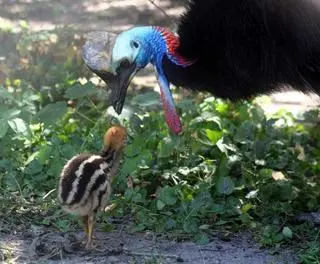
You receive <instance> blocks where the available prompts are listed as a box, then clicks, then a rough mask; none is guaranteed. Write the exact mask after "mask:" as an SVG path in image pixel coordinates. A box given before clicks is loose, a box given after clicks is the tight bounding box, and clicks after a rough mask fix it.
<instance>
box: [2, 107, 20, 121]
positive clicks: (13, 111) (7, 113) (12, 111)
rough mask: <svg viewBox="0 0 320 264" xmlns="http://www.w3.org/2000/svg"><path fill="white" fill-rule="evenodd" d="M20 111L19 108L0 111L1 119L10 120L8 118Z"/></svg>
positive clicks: (13, 116)
mask: <svg viewBox="0 0 320 264" xmlns="http://www.w3.org/2000/svg"><path fill="white" fill-rule="evenodd" d="M20 113H21V111H20V110H19V109H8V110H6V111H4V112H2V113H0V117H1V118H2V119H3V120H10V119H12V118H15V117H16V116H18V115H19V114H20Z"/></svg>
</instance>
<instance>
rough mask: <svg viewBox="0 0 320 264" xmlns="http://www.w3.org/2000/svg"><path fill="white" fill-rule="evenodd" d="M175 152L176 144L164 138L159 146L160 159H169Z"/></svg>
mask: <svg viewBox="0 0 320 264" xmlns="http://www.w3.org/2000/svg"><path fill="white" fill-rule="evenodd" d="M173 150H174V143H173V142H172V139H171V138H170V137H166V138H164V139H163V140H162V141H161V142H160V143H159V145H158V153H159V154H158V157H159V158H167V157H170V156H171V154H172V152H173Z"/></svg>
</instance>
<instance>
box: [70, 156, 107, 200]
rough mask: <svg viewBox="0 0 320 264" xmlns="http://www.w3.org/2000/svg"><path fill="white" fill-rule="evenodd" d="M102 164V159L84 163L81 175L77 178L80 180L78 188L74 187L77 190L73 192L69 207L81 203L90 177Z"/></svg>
mask: <svg viewBox="0 0 320 264" xmlns="http://www.w3.org/2000/svg"><path fill="white" fill-rule="evenodd" d="M104 162H105V161H104V159H103V158H99V159H95V160H94V161H92V162H89V163H86V164H85V165H84V168H83V171H82V174H81V175H80V176H79V177H80V180H79V183H78V186H77V187H76V188H77V190H76V191H75V195H74V197H73V199H72V201H71V203H70V205H73V204H76V203H79V202H80V201H81V198H82V197H83V195H84V193H85V191H86V189H87V186H88V183H89V182H90V180H91V177H92V176H93V174H94V173H95V171H97V170H100V165H101V164H102V163H104Z"/></svg>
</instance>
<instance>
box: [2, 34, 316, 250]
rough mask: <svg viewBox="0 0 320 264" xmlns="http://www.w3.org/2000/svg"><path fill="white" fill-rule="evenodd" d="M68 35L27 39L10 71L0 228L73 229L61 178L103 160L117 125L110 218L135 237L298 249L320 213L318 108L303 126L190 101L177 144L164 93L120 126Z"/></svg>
mask: <svg viewBox="0 0 320 264" xmlns="http://www.w3.org/2000/svg"><path fill="white" fill-rule="evenodd" d="M64 32H65V31H64V30H63V29H59V30H57V31H53V32H44V33H43V32H42V33H37V34H35V35H30V36H29V35H28V34H27V32H25V31H23V32H22V33H21V39H20V41H19V45H18V48H17V49H16V50H15V51H16V53H17V56H18V58H19V57H22V58H25V59H26V62H27V63H28V65H27V66H28V67H25V68H24V67H17V68H13V69H11V71H12V73H10V74H9V75H8V76H9V77H8V78H6V81H5V83H4V85H2V86H0V102H1V107H0V108H1V109H0V110H1V111H0V113H1V114H0V118H1V122H0V140H1V141H0V191H1V194H0V199H1V200H2V202H1V203H0V212H1V213H2V214H3V215H4V216H5V217H4V218H3V219H2V220H0V221H5V219H6V218H10V219H12V215H16V214H19V215H20V216H21V218H20V219H21V221H24V222H28V221H29V220H30V221H34V222H36V223H40V224H44V225H53V226H55V227H56V228H58V229H60V230H67V229H69V228H72V227H73V225H74V224H75V223H76V221H75V219H73V218H72V217H67V216H66V217H63V219H62V218H61V216H62V212H61V210H59V209H58V208H57V205H56V202H55V196H56V193H55V191H54V189H55V187H56V184H57V179H58V175H59V173H60V171H61V169H62V167H63V165H64V163H65V161H66V160H67V159H69V158H70V157H72V156H73V155H75V154H76V153H79V152H84V151H90V152H96V151H99V150H100V148H101V144H102V135H103V133H104V131H105V129H106V128H107V127H108V126H110V125H111V124H113V123H115V122H120V123H122V124H124V125H125V126H127V128H128V131H129V136H130V140H129V144H128V146H127V148H126V151H125V155H124V160H123V163H122V166H121V169H120V171H119V174H118V177H117V178H116V180H115V182H114V189H115V190H114V196H113V202H114V203H116V204H117V209H116V210H115V211H114V212H113V214H114V215H117V216H123V215H125V214H128V213H130V214H132V216H133V219H134V228H133V230H148V229H151V230H154V231H157V232H167V233H168V232H170V233H172V234H175V235H177V236H179V235H181V234H187V236H188V237H191V238H194V239H195V240H197V241H198V242H199V243H206V242H208V241H209V237H210V235H211V234H212V233H214V232H216V231H217V230H221V229H224V230H238V229H240V228H250V229H251V230H253V231H255V232H257V233H258V235H257V237H258V239H259V241H260V242H261V244H262V245H264V246H272V245H280V244H284V243H291V242H292V241H296V240H297V236H298V235H299V232H297V231H295V228H294V227H295V226H294V225H293V221H292V220H294V216H295V214H296V213H297V212H299V211H314V210H318V209H319V205H320V190H319V188H320V187H319V186H320V177H319V175H320V138H319V126H317V125H316V124H315V123H316V120H317V118H318V115H319V112H318V111H317V110H315V111H312V112H309V113H308V114H306V116H305V117H302V120H304V121H305V122H304V123H302V122H301V120H299V121H298V120H297V119H296V118H295V117H294V116H292V115H291V114H290V113H288V112H285V111H282V112H281V113H279V114H276V115H273V116H267V115H266V114H265V113H264V111H263V110H262V108H261V107H260V106H259V105H258V104H257V103H255V102H254V101H244V102H241V103H236V104H234V103H231V102H228V101H223V100H219V99H216V98H213V97H208V96H207V95H204V96H199V95H198V96H196V97H195V96H194V95H191V96H189V97H185V98H181V99H180V100H178V104H177V109H178V111H179V112H180V114H181V116H182V121H183V124H184V132H183V135H181V136H175V135H172V134H170V132H169V130H168V128H167V126H166V124H165V122H164V118H163V113H162V111H161V106H160V105H159V103H160V98H159V95H158V93H155V92H152V91H151V92H146V93H143V92H137V93H135V94H132V93H131V94H129V95H128V97H127V101H126V108H125V109H124V112H123V114H122V115H121V116H120V117H119V116H117V115H116V114H114V111H113V110H112V109H111V108H106V106H105V99H104V98H105V97H104V94H105V91H104V90H103V89H101V87H100V86H96V85H94V84H93V83H92V82H91V81H90V80H89V76H87V75H88V73H85V74H84V73H83V74H82V71H81V69H82V67H81V63H80V62H79V52H78V51H79V49H80V47H79V46H80V45H81V39H79V38H78V37H77V35H76V34H74V32H72V31H69V30H67V31H66V33H64ZM6 34H8V33H6ZM42 34H43V35H42ZM63 36H65V37H63ZM13 39H17V37H16V36H15V35H14V36H13ZM70 42H71V43H72V45H74V47H73V48H72V50H73V51H74V52H70V50H69V49H67V48H66V47H68V45H70ZM35 43H36V44H37V45H34V44H35ZM6 47H7V48H9V45H8V46H6ZM26 47H27V48H26ZM29 47H30V48H29ZM63 52H64V53H63ZM68 56H70V57H68ZM66 58H67V59H66ZM16 59H17V58H16V57H14V58H12V60H13V61H14V60H16ZM52 61H54V62H55V63H51V62H52ZM39 65H40V66H41V67H39ZM20 66H21V65H20ZM39 76H44V78H39ZM52 76H54V78H53V77H52ZM80 77H83V78H80ZM85 77H86V78H85ZM128 177H130V179H132V182H133V183H132V184H130V185H129V186H128V184H127V181H128ZM131 185H132V186H131ZM103 218H104V217H102V220H104V219H103ZM27 219H29V220H27ZM104 222H107V221H104ZM310 250H311V252H314V251H312V250H313V248H312V247H310ZM309 255H310V254H309Z"/></svg>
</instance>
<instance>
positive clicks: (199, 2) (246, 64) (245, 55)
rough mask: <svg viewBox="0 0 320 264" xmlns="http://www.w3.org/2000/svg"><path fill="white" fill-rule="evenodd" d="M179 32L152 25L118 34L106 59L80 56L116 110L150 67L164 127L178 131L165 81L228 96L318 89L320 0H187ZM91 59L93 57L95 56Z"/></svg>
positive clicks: (100, 55) (86, 54) (97, 48)
mask: <svg viewBox="0 0 320 264" xmlns="http://www.w3.org/2000/svg"><path fill="white" fill-rule="evenodd" d="M177 33H178V34H177V35H175V34H174V33H172V32H170V31H168V30H167V29H164V28H161V27H157V26H146V27H135V28H132V29H130V30H128V31H124V32H122V33H121V34H119V35H118V36H117V38H116V40H115V43H114V45H113V48H112V56H111V61H110V63H106V62H104V63H101V59H102V58H103V53H105V52H106V50H104V46H103V45H100V46H99V45H96V46H94V49H95V52H96V55H98V58H99V59H100V63H97V62H98V61H99V60H93V58H91V57H90V54H92V53H90V52H88V50H90V49H91V51H92V46H90V45H89V46H88V45H87V46H85V48H84V59H85V61H86V63H87V65H88V66H89V68H91V70H93V71H94V72H96V73H97V74H98V75H100V76H101V77H102V78H103V79H105V80H106V81H108V80H107V79H108V78H107V77H106V76H107V75H106V73H107V71H110V69H111V71H112V72H113V73H114V74H115V75H116V78H115V79H114V81H113V84H112V90H113V91H112V94H111V97H112V98H111V99H112V104H113V106H114V108H115V110H116V111H117V112H118V113H121V111H122V108H123V104H124V99H125V96H126V91H127V88H128V85H129V83H130V81H131V79H132V78H133V76H134V75H135V74H136V73H137V72H138V71H139V70H140V69H142V68H144V67H145V66H146V65H147V64H148V63H151V64H152V65H153V66H154V68H155V70H156V75H157V79H158V82H159V85H160V88H161V98H162V101H163V107H164V111H165V116H166V121H167V123H168V126H169V127H170V129H171V130H172V131H173V132H174V133H179V132H181V123H180V119H179V116H178V114H177V112H176V110H175V106H174V101H173V98H172V95H171V91H170V88H169V83H172V84H174V85H177V86H182V87H185V88H191V89H194V90H199V91H208V92H210V93H212V94H213V95H215V96H218V97H222V98H229V99H231V100H236V99H245V98H249V97H251V96H254V95H258V94H264V93H270V92H272V91H274V90H276V89H279V88H280V87H281V86H284V85H285V86H291V87H293V88H294V89H297V90H300V91H302V92H308V91H314V92H316V93H318V94H320V0H193V1H191V2H190V3H189V4H188V7H187V11H186V12H185V14H183V15H182V17H181V21H180V25H179V28H178V32H177ZM95 58H97V56H96V57H95Z"/></svg>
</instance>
